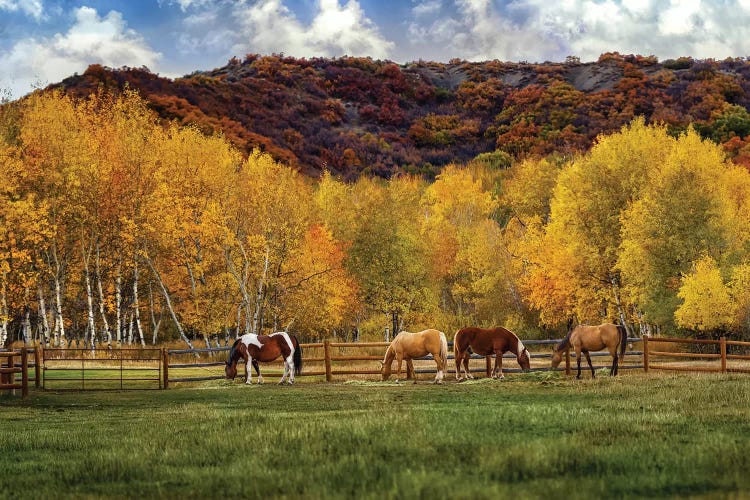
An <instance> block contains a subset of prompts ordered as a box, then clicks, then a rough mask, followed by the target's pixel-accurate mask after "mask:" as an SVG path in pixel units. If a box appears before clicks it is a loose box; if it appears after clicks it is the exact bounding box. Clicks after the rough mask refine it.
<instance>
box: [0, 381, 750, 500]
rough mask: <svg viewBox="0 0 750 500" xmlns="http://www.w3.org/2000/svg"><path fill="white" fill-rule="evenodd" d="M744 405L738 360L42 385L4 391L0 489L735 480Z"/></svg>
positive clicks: (749, 439)
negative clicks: (326, 378)
mask: <svg viewBox="0 0 750 500" xmlns="http://www.w3.org/2000/svg"><path fill="white" fill-rule="evenodd" d="M598 375H599V374H598ZM602 375H603V374H602ZM422 377H423V379H424V378H425V376H422ZM749 414H750V383H748V379H747V376H746V375H735V374H677V375H671V374H670V375H645V374H641V373H627V374H625V375H621V376H619V377H617V378H610V377H607V376H599V377H598V378H597V379H596V380H590V379H584V380H582V381H575V380H571V379H570V378H566V377H564V376H563V375H561V374H559V373H539V372H536V373H534V372H532V373H527V374H521V375H511V376H508V377H507V378H506V379H505V380H503V381H493V380H487V379H479V380H477V381H470V382H464V383H460V384H459V383H456V382H453V381H452V379H448V383H446V384H445V385H443V386H435V385H431V384H428V383H426V382H424V381H423V382H422V383H420V384H418V385H412V384H401V385H396V384H395V383H375V382H367V381H353V382H351V383H334V384H320V383H306V382H304V381H303V382H302V383H298V384H297V385H295V386H293V387H288V386H285V387H279V386H276V385H270V384H267V385H264V386H245V385H244V384H240V383H236V382H235V383H233V382H229V381H212V382H207V383H204V384H199V385H195V386H193V387H185V388H180V389H177V390H169V391H132V392H87V393H78V392H75V393H70V392H65V393H54V392H41V391H36V392H32V394H31V396H30V397H29V398H28V399H26V400H22V399H20V398H9V397H7V396H0V422H2V423H3V426H2V430H1V431H0V449H1V450H2V453H1V454H0V470H2V474H0V497H2V498H47V497H55V498H65V497H68V498H69V497H76V498H80V497H87V498H91V497H93V498H96V497H107V498H113V497H114V498H117V497H146V498H152V497H169V498H171V497H187V498H205V497H211V498H216V497H223V496H230V497H239V496H243V497H248V498H343V497H346V498H352V497H357V498H360V497H361V498H419V497H421V498H447V497H459V498H491V497H492V498H497V497H501V498H509V497H513V498H540V497H544V498H549V497H552V496H557V495H559V496H569V495H571V494H575V496H576V497H577V498H581V497H586V498H601V497H613V496H616V497H644V496H645V497H675V496H686V495H695V496H703V495H707V496H711V497H714V496H719V497H734V496H736V495H737V494H739V496H743V495H744V494H748V492H750V477H749V476H748V474H747V470H748V468H749V467H750V455H748V453H747V450H748V449H750V420H749V419H748V417H747V416H748V415H749Z"/></svg>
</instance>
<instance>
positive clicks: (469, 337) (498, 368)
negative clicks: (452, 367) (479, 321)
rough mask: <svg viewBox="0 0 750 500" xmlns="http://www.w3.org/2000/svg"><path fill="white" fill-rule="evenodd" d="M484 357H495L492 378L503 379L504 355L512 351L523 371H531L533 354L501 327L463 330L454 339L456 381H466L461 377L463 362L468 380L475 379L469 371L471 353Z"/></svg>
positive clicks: (515, 336)
mask: <svg viewBox="0 0 750 500" xmlns="http://www.w3.org/2000/svg"><path fill="white" fill-rule="evenodd" d="M469 349H471V351H474V352H475V353H477V354H481V355H483V356H488V357H489V356H492V355H493V354H494V355H495V369H494V370H493V371H492V374H491V377H492V378H503V377H505V375H503V354H504V353H506V352H508V351H510V352H512V353H513V354H515V355H516V360H517V361H518V364H519V365H520V366H521V368H522V369H523V370H530V369H531V353H529V350H528V349H527V348H526V346H524V345H523V342H521V339H519V338H518V336H517V335H516V334H515V333H513V332H511V331H510V330H508V329H506V328H503V327H502V326H499V327H497V328H476V327H468V328H462V329H460V330H459V331H457V332H456V335H455V336H454V337H453V357H454V358H455V360H456V380H458V381H459V382H460V381H462V380H464V377H462V376H461V362H462V361H463V364H464V369H463V371H464V374H465V375H466V378H474V377H473V376H472V375H471V372H470V371H469V357H470V356H471V351H470V350H469Z"/></svg>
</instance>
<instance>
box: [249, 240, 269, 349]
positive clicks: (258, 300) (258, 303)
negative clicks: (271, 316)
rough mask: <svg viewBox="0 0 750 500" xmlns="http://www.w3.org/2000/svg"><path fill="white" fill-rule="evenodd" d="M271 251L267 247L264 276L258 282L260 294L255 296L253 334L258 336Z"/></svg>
mask: <svg viewBox="0 0 750 500" xmlns="http://www.w3.org/2000/svg"><path fill="white" fill-rule="evenodd" d="M270 251H271V249H270V248H269V247H268V246H266V258H265V261H264V263H263V275H262V276H261V278H260V279H259V280H258V293H257V295H256V296H255V313H254V314H253V333H254V334H256V335H258V325H259V323H260V318H261V315H262V314H263V289H264V285H265V282H266V275H267V274H268V261H269V256H270V255H269V254H270Z"/></svg>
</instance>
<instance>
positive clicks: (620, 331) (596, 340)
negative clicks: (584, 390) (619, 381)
mask: <svg viewBox="0 0 750 500" xmlns="http://www.w3.org/2000/svg"><path fill="white" fill-rule="evenodd" d="M627 343H628V332H627V330H625V327H624V326H622V325H613V324H612V323H604V324H603V325H598V326H588V325H578V326H576V327H575V328H573V329H571V330H570V331H569V332H568V335H566V336H565V338H564V339H562V342H560V343H559V344H557V345H556V346H555V349H554V351H553V352H552V368H557V366H558V365H559V364H560V361H561V360H562V356H563V353H564V352H565V349H567V347H568V346H569V345H572V346H573V349H575V352H576V360H577V361H578V375H576V378H581V353H583V354H584V355H585V356H586V361H588V362H589V368H590V369H591V378H594V377H595V374H594V367H593V366H592V365H591V356H589V351H601V350H602V349H605V348H606V349H608V350H609V354H611V355H612V368H610V370H609V374H610V376H614V375H617V365H618V361H619V359H621V358H622V357H623V356H624V355H625V346H626V344H627ZM618 346H619V348H620V353H619V356H618V353H617V348H618Z"/></svg>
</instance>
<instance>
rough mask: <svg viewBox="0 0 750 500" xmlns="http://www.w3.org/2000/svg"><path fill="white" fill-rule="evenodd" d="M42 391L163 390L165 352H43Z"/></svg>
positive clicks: (107, 350)
mask: <svg viewBox="0 0 750 500" xmlns="http://www.w3.org/2000/svg"><path fill="white" fill-rule="evenodd" d="M41 351H42V355H41V357H42V370H43V372H44V376H43V379H42V380H43V382H42V388H43V389H53V390H56V391H68V390H113V389H114V390H124V389H128V390H154V389H163V388H164V385H163V380H164V377H163V373H162V369H163V367H164V366H165V363H164V351H165V350H164V349H159V348H145V349H143V348H136V349H132V348H130V349H128V348H114V349H97V350H96V351H92V350H91V349H81V348H76V349H70V348H42V350H41Z"/></svg>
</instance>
